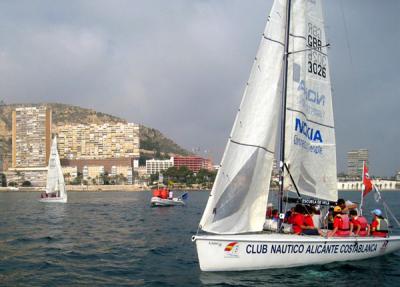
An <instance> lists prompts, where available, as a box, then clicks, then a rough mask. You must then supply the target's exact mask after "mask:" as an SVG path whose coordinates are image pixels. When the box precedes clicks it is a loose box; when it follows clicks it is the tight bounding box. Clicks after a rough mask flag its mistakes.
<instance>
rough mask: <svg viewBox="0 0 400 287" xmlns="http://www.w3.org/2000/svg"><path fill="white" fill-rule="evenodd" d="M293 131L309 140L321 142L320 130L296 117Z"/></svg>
mask: <svg viewBox="0 0 400 287" xmlns="http://www.w3.org/2000/svg"><path fill="white" fill-rule="evenodd" d="M295 131H296V132H299V133H301V134H303V135H305V136H306V137H307V138H308V139H309V140H310V141H313V142H319V143H323V142H324V141H323V140H322V133H321V131H320V130H317V129H314V128H312V127H310V126H309V125H308V124H307V122H306V121H302V120H301V119H299V118H296V125H295Z"/></svg>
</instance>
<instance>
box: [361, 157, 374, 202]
mask: <svg viewBox="0 0 400 287" xmlns="http://www.w3.org/2000/svg"><path fill="white" fill-rule="evenodd" d="M363 184H364V192H363V197H365V196H367V194H368V193H369V192H370V191H371V190H372V189H373V185H372V180H371V178H370V177H369V173H368V166H367V164H366V163H365V162H364V170H363Z"/></svg>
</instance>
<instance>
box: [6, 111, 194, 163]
mask: <svg viewBox="0 0 400 287" xmlns="http://www.w3.org/2000/svg"><path fill="white" fill-rule="evenodd" d="M39 105H46V106H48V107H50V108H51V109H52V114H53V125H58V124H65V123H69V124H103V123H106V122H108V123H118V122H122V123H125V122H126V120H124V119H121V118H118V117H115V116H112V115H108V114H105V113H100V112H96V111H95V110H91V109H86V108H81V107H77V106H71V105H65V104H55V103H49V104H16V105H0V152H1V153H2V154H3V156H5V157H8V158H9V157H10V156H11V155H10V153H11V112H12V110H13V109H15V108H16V107H21V106H39ZM140 149H141V152H142V153H143V154H154V152H158V153H161V154H180V155H188V154H190V153H189V152H188V151H186V150H185V149H183V148H181V147H180V146H179V145H177V144H176V143H175V142H174V141H172V140H171V139H168V138H167V137H165V136H164V135H163V134H162V133H161V132H160V131H158V130H156V129H153V128H148V127H146V126H143V125H140Z"/></svg>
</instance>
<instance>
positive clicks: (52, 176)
mask: <svg viewBox="0 0 400 287" xmlns="http://www.w3.org/2000/svg"><path fill="white" fill-rule="evenodd" d="M57 156H58V152H57V140H56V138H54V139H53V142H52V145H51V149H50V157H49V164H48V167H47V182H46V193H53V192H54V191H55V190H57V189H58V168H57Z"/></svg>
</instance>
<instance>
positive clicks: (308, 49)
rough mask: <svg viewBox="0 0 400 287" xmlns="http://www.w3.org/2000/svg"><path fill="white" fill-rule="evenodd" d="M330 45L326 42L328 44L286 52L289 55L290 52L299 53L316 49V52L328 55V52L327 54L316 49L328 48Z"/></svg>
mask: <svg viewBox="0 0 400 287" xmlns="http://www.w3.org/2000/svg"><path fill="white" fill-rule="evenodd" d="M330 46H331V44H329V43H328V44H326V45H323V46H316V47H309V48H307V49H302V50H297V51H293V52H289V53H288V54H289V55H291V54H296V53H301V52H307V51H316V52H318V53H320V54H322V55H324V56H327V57H328V54H327V53H324V52H322V51H320V50H317V49H319V48H330Z"/></svg>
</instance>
